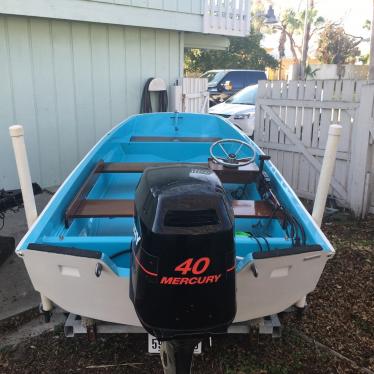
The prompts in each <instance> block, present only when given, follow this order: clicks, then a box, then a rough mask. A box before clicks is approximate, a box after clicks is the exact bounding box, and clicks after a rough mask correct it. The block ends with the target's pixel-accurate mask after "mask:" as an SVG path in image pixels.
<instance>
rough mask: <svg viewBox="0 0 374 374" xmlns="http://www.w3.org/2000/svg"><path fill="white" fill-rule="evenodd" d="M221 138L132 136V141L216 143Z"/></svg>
mask: <svg viewBox="0 0 374 374" xmlns="http://www.w3.org/2000/svg"><path fill="white" fill-rule="evenodd" d="M218 140H221V138H213V137H205V138H203V137H201V136H132V137H131V138H130V142H146V143H149V142H151V143H153V142H181V143H214V142H217V141H218Z"/></svg>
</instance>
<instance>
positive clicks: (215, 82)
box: [201, 69, 267, 105]
mask: <svg viewBox="0 0 374 374" xmlns="http://www.w3.org/2000/svg"><path fill="white" fill-rule="evenodd" d="M201 78H208V91H209V93H210V98H211V99H212V100H211V102H212V104H213V105H214V102H215V103H216V104H218V103H220V102H223V101H225V100H227V99H228V98H229V97H230V96H232V95H233V94H235V93H236V92H238V91H240V90H241V89H242V88H244V87H247V86H251V85H254V84H257V82H258V81H259V80H265V79H267V77H266V74H265V72H264V71H261V70H231V69H230V70H209V71H207V72H206V73H204V74H203V75H202V76H201Z"/></svg>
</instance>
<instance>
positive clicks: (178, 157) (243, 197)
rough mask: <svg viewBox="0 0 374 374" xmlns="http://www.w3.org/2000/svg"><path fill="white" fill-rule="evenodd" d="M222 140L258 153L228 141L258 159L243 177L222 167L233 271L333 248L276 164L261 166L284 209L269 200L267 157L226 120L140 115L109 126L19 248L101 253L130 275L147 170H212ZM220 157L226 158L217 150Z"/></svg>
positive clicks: (116, 268) (242, 172) (245, 169)
mask: <svg viewBox="0 0 374 374" xmlns="http://www.w3.org/2000/svg"><path fill="white" fill-rule="evenodd" d="M222 139H236V140H241V141H244V142H245V143H248V144H250V145H251V146H252V148H253V150H254V151H255V153H254V155H250V154H249V153H250V150H249V151H248V149H245V147H243V148H241V149H239V150H238V149H237V148H235V147H237V145H235V144H231V145H230V144H228V149H226V151H227V152H228V153H230V152H238V156H240V157H242V158H246V157H250V156H254V162H253V163H251V164H249V165H248V166H246V167H243V170H239V171H240V172H239V171H238V170H237V171H233V169H230V168H227V169H228V170H226V168H218V169H219V170H218V169H217V175H219V176H220V178H221V181H222V183H223V186H224V189H225V193H226V195H227V197H228V199H229V200H230V201H231V202H232V204H233V209H234V215H235V246H236V259H237V262H236V271H237V272H238V271H240V270H241V269H242V268H243V267H244V266H245V265H246V264H247V263H248V262H250V261H252V260H253V254H254V253H259V252H262V253H269V254H270V255H272V254H273V255H277V254H279V253H280V252H281V251H282V250H287V249H290V248H296V247H300V246H313V245H314V246H320V247H321V249H322V250H324V251H330V250H331V246H330V244H329V242H328V241H327V239H326V238H325V237H324V236H323V234H322V233H321V232H320V230H319V229H318V228H317V226H316V225H315V223H314V222H313V220H312V218H311V217H310V215H309V214H308V213H307V211H306V210H305V208H304V207H303V205H302V204H301V202H300V201H299V199H298V198H297V196H296V195H295V193H294V192H293V191H292V189H291V188H290V187H289V185H288V184H287V182H286V181H285V180H284V178H283V177H282V176H281V175H280V173H279V172H278V170H277V169H276V168H275V166H274V165H273V164H272V162H271V160H263V161H262V165H263V172H265V173H266V178H267V183H268V185H269V186H271V190H272V192H273V194H274V197H275V198H276V200H277V201H278V202H279V204H280V205H281V207H282V208H281V209H276V208H274V205H272V204H270V203H269V202H268V201H266V199H265V198H264V194H263V193H261V191H260V190H261V189H259V178H260V177H261V176H262V174H263V173H262V172H261V170H260V169H261V168H262V167H261V155H263V153H262V151H261V150H260V149H259V148H258V147H257V146H256V144H255V143H254V142H253V141H252V140H251V139H249V138H248V137H247V136H246V135H245V134H244V133H243V132H241V131H240V130H239V129H238V128H236V127H235V126H234V125H233V124H231V123H230V122H228V121H227V120H225V119H222V118H219V117H215V116H211V115H203V114H191V113H179V114H178V113H157V114H144V115H136V116H133V117H130V118H129V119H127V120H126V121H124V122H123V123H121V124H119V125H118V126H117V127H115V128H114V129H112V130H111V131H110V132H109V133H108V134H106V135H105V136H104V137H103V138H102V139H101V140H100V141H99V142H98V143H97V145H96V146H95V147H94V148H93V149H92V150H91V151H90V152H89V153H88V154H87V156H86V157H85V158H84V159H83V160H82V161H81V163H80V164H79V165H78V166H77V167H76V169H75V170H74V171H73V172H72V173H71V174H70V176H69V177H68V178H67V180H66V181H65V182H64V184H63V185H62V186H61V187H60V189H59V190H58V191H57V193H56V194H55V196H54V197H53V199H52V200H51V202H50V203H49V205H48V206H47V208H46V209H45V210H44V213H43V214H42V215H41V216H40V217H39V219H38V220H37V222H36V223H35V225H34V227H33V229H32V230H31V231H30V232H29V233H28V234H27V235H26V237H25V238H24V240H23V241H22V242H21V244H20V246H19V249H21V250H27V248H28V246H29V245H30V244H32V243H37V244H46V245H50V246H58V247H68V248H77V249H84V250H89V251H100V252H101V253H102V259H103V261H105V262H106V263H107V264H108V266H110V267H111V268H112V269H113V271H114V272H116V273H117V274H118V275H119V276H128V275H129V267H130V254H131V253H130V250H131V242H132V240H133V238H134V233H133V226H134V218H133V215H134V208H133V201H134V197H135V191H136V187H137V184H138V182H139V179H140V177H141V175H142V171H143V170H144V169H145V168H146V167H152V166H160V165H162V164H178V163H191V164H196V165H197V167H206V168H207V167H211V165H212V164H211V162H210V161H211V160H210V161H209V159H210V157H211V154H210V148H211V145H212V143H214V142H216V141H217V140H222ZM230 147H231V148H232V149H230ZM234 148H235V149H234ZM220 152H221V153H220ZM218 153H220V154H218V156H219V157H224V156H225V155H224V150H221V149H220V148H219V149H218ZM238 158H239V157H238ZM214 167H216V166H214ZM239 169H240V168H239ZM270 255H269V256H270Z"/></svg>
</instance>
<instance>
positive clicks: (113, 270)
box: [16, 113, 334, 340]
mask: <svg viewBox="0 0 374 374" xmlns="http://www.w3.org/2000/svg"><path fill="white" fill-rule="evenodd" d="M199 240H201V242H200V241H199ZM156 243H158V244H156ZM160 243H161V244H160ZM201 243H204V244H201ZM157 246H158V248H156V249H155V248H152V247H157ZM16 252H17V254H18V255H19V256H21V257H22V258H23V260H24V262H25V265H26V268H27V271H28V273H29V275H30V278H31V281H32V283H33V286H34V288H35V289H36V290H37V291H39V292H40V293H41V294H42V295H44V296H46V297H47V298H49V299H50V300H52V302H53V303H54V304H56V305H58V306H60V307H61V308H62V309H64V310H65V311H68V312H70V313H74V314H76V315H80V316H85V317H88V318H92V319H95V320H100V321H107V322H113V323H118V324H125V325H131V326H144V327H145V329H146V330H147V331H149V332H150V333H153V334H154V335H156V336H158V337H159V338H160V339H162V340H168V339H171V338H175V337H176V336H179V335H181V336H192V335H197V336H201V335H202V334H213V333H220V332H224V331H225V330H227V328H228V326H230V325H231V324H236V323H243V322H246V321H250V320H253V319H256V318H260V317H264V316H269V315H273V314H276V313H280V312H282V311H284V310H286V309H287V308H289V307H290V306H293V305H298V306H303V305H304V304H303V300H304V301H305V296H306V295H307V294H308V293H310V292H312V291H313V290H314V289H315V287H316V285H317V282H318V280H319V278H320V276H321V273H322V271H323V269H324V266H325V264H326V262H327V260H328V259H329V258H331V257H332V256H333V255H334V249H333V247H332V246H331V244H330V243H329V241H328V240H327V238H326V237H325V236H324V234H323V233H322V231H321V230H320V228H319V227H318V226H317V225H316V223H315V222H314V221H313V219H312V217H311V216H310V215H309V213H308V212H307V210H306V209H305V208H304V206H303V204H302V203H301V202H300V200H299V199H298V197H297V196H296V194H295V193H294V191H293V190H292V188H291V187H290V186H289V184H288V183H287V182H286V180H285V179H284V178H283V176H282V175H281V174H280V173H279V171H278V170H277V169H276V167H275V166H274V164H273V163H272V162H271V160H270V157H269V156H267V155H265V154H264V153H263V152H262V151H261V149H260V148H259V147H258V146H257V145H256V144H255V143H254V142H253V141H252V140H251V139H250V138H249V137H248V136H247V135H246V134H244V133H243V132H242V131H241V130H240V129H238V128H237V127H236V126H234V125H233V124H232V123H230V122H229V121H228V120H225V119H224V118H219V117H216V116H212V115H205V114H193V113H152V114H143V115H134V116H132V117H130V118H128V119H127V120H125V121H124V122H122V123H120V124H119V125H118V126H116V127H115V128H113V129H112V130H110V131H109V132H108V133H107V134H106V135H105V136H104V137H103V138H102V139H101V140H100V141H99V142H98V143H97V144H96V145H95V146H94V147H93V148H92V150H91V151H90V152H89V153H88V154H87V155H86V156H85V157H84V159H83V160H82V161H81V162H80V163H79V164H78V166H77V167H76V168H75V169H74V170H73V171H72V173H71V174H70V175H69V176H68V178H67V179H66V180H65V182H64V183H63V184H62V185H61V187H60V188H59V189H58V191H57V192H56V193H55V195H54V196H53V197H52V199H51V200H50V202H49V204H48V205H47V206H46V208H45V209H44V211H43V212H42V213H41V215H40V216H39V217H38V219H37V221H36V222H35V223H34V225H33V226H32V227H31V228H30V230H29V231H28V233H27V234H26V235H25V237H24V238H23V239H22V241H21V242H20V243H19V245H18V247H17V249H16ZM166 263H167V266H166V265H165V266H164V264H166ZM204 290H208V292H205V291H204ZM179 295H183V297H179ZM194 297H196V298H197V302H196V303H191V300H194ZM147 300H150V301H149V302H148V301H147ZM186 300H187V301H188V302H190V304H189V307H188V308H190V309H189V310H187V311H186V308H187V307H186V305H184V304H183V303H184V302H185V301H186ZM165 303H166V304H167V307H165V305H164V304H165ZM178 303H180V304H183V305H182V306H181V308H182V309H178V308H179V304H178ZM177 304H178V305H177ZM183 308H184V309H183ZM188 308H187V309H188ZM176 310H177V311H178V313H179V314H178V313H177V312H176ZM217 310H219V313H218V312H217ZM173 313H174V314H175V313H176V314H178V316H179V317H178V316H176V317H175V318H174V315H173ZM161 316H164V317H165V316H166V317H165V318H161Z"/></svg>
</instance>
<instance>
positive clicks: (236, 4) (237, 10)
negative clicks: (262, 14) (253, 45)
mask: <svg viewBox="0 0 374 374" xmlns="http://www.w3.org/2000/svg"><path fill="white" fill-rule="evenodd" d="M204 1H205V7H204V33H207V34H221V35H230V36H246V35H248V34H249V32H250V18H251V0H204Z"/></svg>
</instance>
